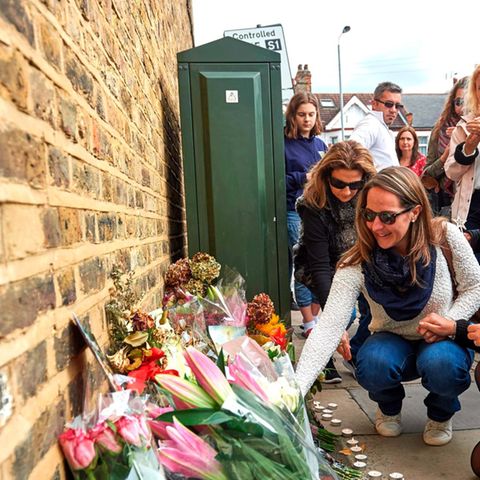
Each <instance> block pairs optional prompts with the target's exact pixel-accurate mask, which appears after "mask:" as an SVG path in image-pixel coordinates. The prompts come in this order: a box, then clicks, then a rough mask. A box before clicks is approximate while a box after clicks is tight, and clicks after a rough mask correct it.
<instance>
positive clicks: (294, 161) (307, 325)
mask: <svg viewBox="0 0 480 480" xmlns="http://www.w3.org/2000/svg"><path fill="white" fill-rule="evenodd" d="M285 117H286V126H285V173H286V189H287V229H288V246H289V279H290V278H291V277H292V249H293V246H294V245H295V244H296V243H297V242H298V236H299V231H300V217H299V216H298V214H297V212H296V211H295V202H296V201H297V198H298V197H300V195H302V193H303V187H304V185H305V182H306V181H307V179H308V177H309V175H310V173H309V172H310V169H311V168H312V167H313V166H314V165H315V164H316V163H317V162H318V161H319V160H320V159H321V158H322V156H323V155H324V153H325V152H326V151H327V146H326V145H325V143H324V142H323V140H321V139H320V138H319V137H317V135H319V134H320V133H321V132H322V126H321V121H320V112H319V108H318V102H317V99H316V97H315V96H314V95H312V94H311V93H306V92H300V93H296V94H295V95H294V96H293V97H292V98H291V99H290V102H289V104H288V107H287V111H286V113H285ZM294 288H295V300H296V302H297V305H298V307H299V309H300V312H301V314H302V318H303V326H304V334H305V335H308V332H309V331H310V330H311V328H312V327H313V326H314V325H315V322H316V319H317V314H318V312H319V310H320V305H319V304H318V300H317V299H316V298H314V297H313V296H312V294H311V292H310V290H309V289H308V288H307V287H305V286H304V285H302V284H301V283H299V282H298V281H295V283H294Z"/></svg>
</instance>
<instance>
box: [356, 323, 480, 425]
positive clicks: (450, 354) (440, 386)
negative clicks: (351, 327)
mask: <svg viewBox="0 0 480 480" xmlns="http://www.w3.org/2000/svg"><path fill="white" fill-rule="evenodd" d="M472 361H473V351H471V350H466V349H464V348H462V347H460V346H459V345H458V344H456V343H455V342H454V341H452V340H443V341H440V342H436V343H426V342H424V341H423V340H416V341H410V340H406V339H405V338H403V337H400V336H399V335H395V334H393V333H389V332H379V333H374V334H373V335H371V336H370V337H369V338H368V339H367V340H366V341H365V343H364V344H363V346H362V347H361V348H360V350H359V352H358V354H357V380H358V383H359V384H360V385H361V386H362V387H363V388H365V389H366V390H367V391H368V395H369V397H370V398H371V400H373V401H374V402H377V403H378V406H379V407H380V410H381V411H382V412H383V413H384V414H385V415H397V414H399V413H400V410H401V409H402V400H403V399H404V397H405V390H404V388H403V385H402V383H401V382H405V381H410V380H414V379H415V378H419V377H420V378H421V379H422V385H423V386H424V387H425V388H426V389H427V390H428V392H429V394H428V395H427V397H426V398H425V400H424V403H425V405H426V407H427V414H428V418H430V419H431V420H435V421H437V422H445V421H446V420H449V419H450V418H451V417H452V416H453V414H454V413H455V412H457V411H458V410H460V408H461V407H460V402H459V400H458V396H459V395H460V394H461V393H462V392H464V391H465V390H466V389H467V388H468V387H469V385H470V381H471V380H470V367H471V366H472Z"/></svg>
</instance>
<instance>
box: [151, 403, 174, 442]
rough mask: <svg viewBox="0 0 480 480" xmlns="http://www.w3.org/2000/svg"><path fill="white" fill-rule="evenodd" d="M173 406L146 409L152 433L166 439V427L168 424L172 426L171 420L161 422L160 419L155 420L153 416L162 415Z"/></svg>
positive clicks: (171, 409) (170, 410)
mask: <svg viewBox="0 0 480 480" xmlns="http://www.w3.org/2000/svg"><path fill="white" fill-rule="evenodd" d="M172 411H173V408H172V407H165V408H162V407H157V406H156V407H153V408H151V409H149V410H148V412H147V413H148V419H147V421H148V425H149V427H150V430H151V431H152V432H153V434H154V435H155V436H156V437H158V438H161V439H166V438H168V433H167V427H168V426H173V423H171V422H161V421H160V420H155V418H157V417H159V416H160V415H163V414H164V413H167V412H172Z"/></svg>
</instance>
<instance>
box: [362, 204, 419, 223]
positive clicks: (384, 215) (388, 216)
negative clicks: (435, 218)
mask: <svg viewBox="0 0 480 480" xmlns="http://www.w3.org/2000/svg"><path fill="white" fill-rule="evenodd" d="M414 208H415V205H413V206H411V207H408V208H406V209H405V210H402V211H401V212H396V213H395V212H374V211H373V210H370V209H368V208H364V209H363V210H362V215H363V218H364V219H365V220H366V221H367V222H373V221H374V220H375V217H378V218H379V219H380V221H381V222H382V223H384V224H385V225H393V224H394V223H395V221H396V220H397V217H398V216H399V215H402V213H407V212H409V211H410V210H413V209H414Z"/></svg>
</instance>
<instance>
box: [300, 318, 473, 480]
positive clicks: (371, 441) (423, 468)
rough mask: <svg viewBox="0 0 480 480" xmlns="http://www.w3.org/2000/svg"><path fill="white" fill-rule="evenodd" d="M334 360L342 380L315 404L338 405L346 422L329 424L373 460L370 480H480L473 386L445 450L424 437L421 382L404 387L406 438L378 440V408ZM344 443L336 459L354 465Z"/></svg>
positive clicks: (339, 414) (339, 415) (369, 465)
mask: <svg viewBox="0 0 480 480" xmlns="http://www.w3.org/2000/svg"><path fill="white" fill-rule="evenodd" d="M292 313H293V315H292V324H293V325H296V327H295V330H296V331H297V332H298V333H299V332H300V330H299V328H298V325H299V324H300V323H301V316H300V315H299V314H298V312H292ZM298 333H297V334H294V336H293V341H294V345H295V349H296V353H297V358H299V355H300V352H301V349H302V347H303V344H304V341H305V340H304V339H303V337H301V336H300V335H299V334H298ZM334 359H335V364H336V367H337V370H338V371H339V373H340V374H341V375H342V379H343V381H342V383H339V384H334V385H325V384H324V385H323V389H322V391H321V392H318V393H317V394H316V395H315V399H316V400H319V401H320V402H321V403H322V404H327V403H331V402H333V403H337V404H338V407H337V410H336V411H335V417H336V418H340V419H341V420H342V425H341V427H332V426H331V425H330V424H324V425H325V427H326V428H327V429H328V430H330V431H332V432H334V433H340V432H341V429H342V428H351V429H352V430H353V431H354V436H355V438H356V439H358V440H359V444H360V445H362V446H363V447H364V449H365V453H366V454H367V455H368V459H367V468H366V469H365V478H367V477H366V472H367V471H368V470H378V471H381V472H382V473H383V474H384V475H383V477H382V480H388V474H389V473H391V472H395V471H396V472H401V473H403V475H404V477H405V480H440V479H448V480H475V479H478V477H476V476H475V475H474V474H473V473H472V471H471V469H470V453H471V451H472V449H473V447H474V446H475V445H476V444H477V442H479V441H480V393H479V392H478V390H477V388H476V385H475V384H474V383H473V384H472V385H471V386H470V388H469V389H468V390H467V391H466V392H465V393H464V394H463V395H462V396H461V397H460V402H461V404H462V410H461V411H460V412H458V413H457V414H456V415H455V417H454V421H453V426H454V430H455V433H454V435H453V440H452V441H451V442H450V443H449V444H448V445H444V446H443V447H431V446H428V445H425V444H424V443H423V440H422V435H421V432H422V431H423V427H424V424H425V421H426V407H425V405H424V404H423V399H424V398H425V396H426V394H427V392H426V390H425V389H424V388H423V386H422V385H421V383H420V380H415V381H413V382H409V383H406V384H405V389H406V394H407V396H406V399H405V401H404V406H403V409H402V416H403V420H402V423H403V425H404V432H405V433H403V434H402V435H400V436H399V437H397V438H385V437H382V436H380V435H378V434H377V433H376V432H375V429H374V426H373V420H374V416H375V410H376V404H375V403H374V402H372V401H371V400H370V399H369V398H368V393H367V392H366V391H365V390H364V389H363V388H362V387H360V386H359V385H358V383H357V382H356V381H355V379H354V378H353V376H352V375H351V374H350V372H348V371H347V370H346V368H345V367H343V365H342V360H341V357H339V356H338V354H335V355H334ZM477 360H478V355H477ZM345 442H346V439H345V438H341V439H340V446H339V448H338V449H337V452H336V453H334V454H333V455H334V457H336V458H338V459H339V460H341V461H342V462H343V463H346V464H352V463H353V461H354V458H353V455H352V456H345V455H342V454H341V453H339V450H341V449H342V448H344V447H346V446H347V445H346V443H345Z"/></svg>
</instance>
